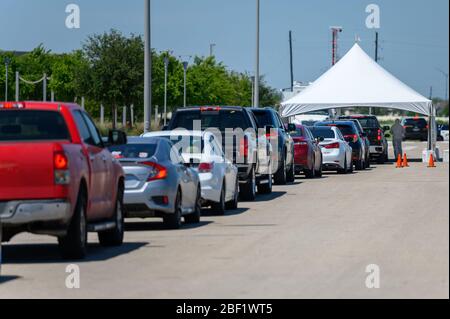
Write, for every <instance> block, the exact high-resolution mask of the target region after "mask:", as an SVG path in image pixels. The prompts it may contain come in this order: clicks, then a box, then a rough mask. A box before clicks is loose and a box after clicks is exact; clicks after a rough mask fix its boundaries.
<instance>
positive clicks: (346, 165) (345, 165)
mask: <svg viewBox="0 0 450 319" xmlns="http://www.w3.org/2000/svg"><path fill="white" fill-rule="evenodd" d="M347 173H348V162H347V157H345V159H344V168H340V169H338V174H347Z"/></svg>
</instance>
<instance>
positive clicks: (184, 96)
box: [183, 61, 189, 107]
mask: <svg viewBox="0 0 450 319" xmlns="http://www.w3.org/2000/svg"><path fill="white" fill-rule="evenodd" d="M188 66H189V63H188V62H187V61H184V62H183V71H184V90H183V107H186V106H187V94H186V76H187V69H188Z"/></svg>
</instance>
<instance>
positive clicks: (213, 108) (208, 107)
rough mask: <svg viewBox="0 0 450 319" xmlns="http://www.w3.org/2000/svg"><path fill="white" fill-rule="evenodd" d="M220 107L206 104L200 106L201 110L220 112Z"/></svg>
mask: <svg viewBox="0 0 450 319" xmlns="http://www.w3.org/2000/svg"><path fill="white" fill-rule="evenodd" d="M219 111H220V107H218V106H204V107H201V108H200V112H219Z"/></svg>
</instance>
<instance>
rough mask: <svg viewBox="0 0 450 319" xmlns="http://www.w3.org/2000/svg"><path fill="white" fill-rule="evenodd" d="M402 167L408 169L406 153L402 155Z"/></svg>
mask: <svg viewBox="0 0 450 319" xmlns="http://www.w3.org/2000/svg"><path fill="white" fill-rule="evenodd" d="M403 167H409V164H408V158H407V157H406V153H405V154H404V155H403Z"/></svg>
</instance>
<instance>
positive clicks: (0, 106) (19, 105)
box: [0, 102, 25, 109]
mask: <svg viewBox="0 0 450 319" xmlns="http://www.w3.org/2000/svg"><path fill="white" fill-rule="evenodd" d="M23 108H25V107H24V105H23V104H22V103H17V102H0V109H23Z"/></svg>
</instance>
